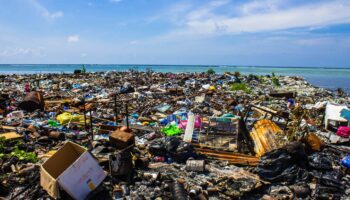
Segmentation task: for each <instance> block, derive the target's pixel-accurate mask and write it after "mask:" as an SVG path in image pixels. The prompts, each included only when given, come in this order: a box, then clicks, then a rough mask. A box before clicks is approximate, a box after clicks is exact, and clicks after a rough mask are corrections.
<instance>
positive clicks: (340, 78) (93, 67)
mask: <svg viewBox="0 0 350 200" xmlns="http://www.w3.org/2000/svg"><path fill="white" fill-rule="evenodd" d="M81 66H82V65H79V64H1V65H0V74H28V73H30V74H33V73H62V72H65V73H72V72H73V71H74V69H81ZM85 66H86V69H87V71H90V72H91V71H92V72H96V71H112V70H115V71H126V70H129V69H134V70H139V71H145V70H147V69H152V70H153V71H156V72H173V73H180V72H204V71H207V70H208V69H209V68H213V69H214V70H215V72H216V73H223V72H227V71H229V72H234V71H239V72H240V73H242V74H258V75H264V74H271V73H272V72H274V73H275V74H276V75H289V76H291V75H295V76H302V77H304V78H305V79H306V80H308V81H309V82H310V83H311V84H313V85H315V86H318V87H324V88H327V89H331V90H334V89H337V88H342V89H344V90H345V91H347V92H348V93H350V68H331V67H329V68H327V67H323V68H322V67H268V66H266V67H264V66H229V65H227V66H226V65H225V66H213V65H208V66H206V65H118V64H106V65H99V64H88V65H85Z"/></svg>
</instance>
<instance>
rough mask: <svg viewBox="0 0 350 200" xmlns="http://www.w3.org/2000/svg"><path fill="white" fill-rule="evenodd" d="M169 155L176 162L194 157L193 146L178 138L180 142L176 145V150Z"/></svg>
mask: <svg viewBox="0 0 350 200" xmlns="http://www.w3.org/2000/svg"><path fill="white" fill-rule="evenodd" d="M171 155H172V157H173V160H174V161H176V162H186V161H187V159H188V158H190V157H195V155H194V148H193V146H192V145H191V144H190V143H187V142H184V141H182V140H180V144H179V145H178V146H177V148H176V151H175V152H174V153H172V154H171Z"/></svg>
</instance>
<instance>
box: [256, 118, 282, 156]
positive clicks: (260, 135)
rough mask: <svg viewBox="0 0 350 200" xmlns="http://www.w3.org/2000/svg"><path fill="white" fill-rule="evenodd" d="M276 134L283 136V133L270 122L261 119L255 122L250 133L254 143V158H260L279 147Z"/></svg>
mask: <svg viewBox="0 0 350 200" xmlns="http://www.w3.org/2000/svg"><path fill="white" fill-rule="evenodd" d="M278 134H283V131H282V129H281V128H280V127H278V126H277V125H276V124H275V123H274V122H272V121H271V120H267V119H262V120H259V121H257V122H256V123H255V124H254V128H253V130H252V131H251V132H250V136H251V137H252V139H253V141H254V145H255V146H254V151H255V153H256V156H258V157H260V156H262V155H263V154H265V153H266V152H268V151H271V150H273V149H277V148H279V147H281V146H282V144H280V143H279V142H277V140H276V138H277V137H276V136H277V135H278Z"/></svg>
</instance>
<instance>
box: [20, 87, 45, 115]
mask: <svg viewBox="0 0 350 200" xmlns="http://www.w3.org/2000/svg"><path fill="white" fill-rule="evenodd" d="M44 104H45V102H44V98H43V95H42V94H41V93H40V92H30V93H28V94H27V95H26V96H25V97H24V99H23V101H22V102H21V103H20V104H19V107H20V108H21V109H22V110H26V111H29V112H33V111H34V110H36V109H41V110H43V109H44Z"/></svg>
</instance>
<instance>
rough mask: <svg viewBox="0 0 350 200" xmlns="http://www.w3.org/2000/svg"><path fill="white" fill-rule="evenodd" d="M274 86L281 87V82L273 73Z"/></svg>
mask: <svg viewBox="0 0 350 200" xmlns="http://www.w3.org/2000/svg"><path fill="white" fill-rule="evenodd" d="M272 84H273V85H274V86H281V84H280V81H279V80H278V78H277V77H276V75H275V73H273V72H272Z"/></svg>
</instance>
